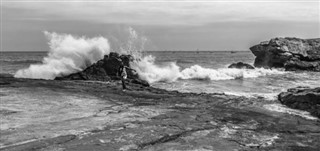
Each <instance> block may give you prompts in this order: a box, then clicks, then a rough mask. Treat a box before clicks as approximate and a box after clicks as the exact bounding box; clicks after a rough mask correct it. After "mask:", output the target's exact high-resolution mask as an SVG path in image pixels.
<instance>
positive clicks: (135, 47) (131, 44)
mask: <svg viewBox="0 0 320 151" xmlns="http://www.w3.org/2000/svg"><path fill="white" fill-rule="evenodd" d="M126 31H127V32H128V40H127V41H126V42H125V43H124V44H122V46H121V47H120V52H121V53H122V54H128V55H131V56H133V57H134V58H136V59H140V58H142V51H143V50H144V45H145V43H146V42H147V38H146V37H145V36H143V35H140V34H138V32H137V31H136V30H134V29H133V28H132V27H128V28H127V30H126Z"/></svg>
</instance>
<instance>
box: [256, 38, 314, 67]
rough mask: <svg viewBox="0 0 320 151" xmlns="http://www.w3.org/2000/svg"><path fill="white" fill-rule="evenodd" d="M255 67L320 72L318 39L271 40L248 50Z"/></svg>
mask: <svg viewBox="0 0 320 151" xmlns="http://www.w3.org/2000/svg"><path fill="white" fill-rule="evenodd" d="M250 50H251V51H252V53H253V54H254V55H255V56H256V58H255V61H254V66H255V67H264V68H272V67H275V68H285V70H287V71H298V70H302V71H315V72H320V38H316V39H300V38H289V37H286V38H273V39H271V40H270V41H264V42H261V43H260V44H258V45H255V46H252V47H251V48H250Z"/></svg>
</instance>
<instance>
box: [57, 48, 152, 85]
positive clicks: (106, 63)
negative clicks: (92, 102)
mask: <svg viewBox="0 0 320 151" xmlns="http://www.w3.org/2000/svg"><path fill="white" fill-rule="evenodd" d="M132 61H133V57H132V56H131V55H121V56H120V55H119V54H118V53H116V52H111V53H110V54H109V55H105V56H104V58H103V59H101V60H99V61H98V62H97V63H95V64H93V65H91V66H89V67H88V68H86V69H85V70H83V71H80V72H77V73H73V74H70V75H67V76H64V77H57V78H55V80H93V81H111V80H120V77H119V75H118V74H119V73H118V72H119V68H120V66H121V65H125V66H127V67H129V68H127V74H128V79H126V81H127V82H131V83H136V84H141V85H143V86H149V83H148V82H147V81H144V80H142V79H140V78H139V76H138V74H137V73H136V72H135V70H133V69H131V68H130V62H132Z"/></svg>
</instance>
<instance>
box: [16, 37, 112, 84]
mask: <svg viewBox="0 0 320 151" xmlns="http://www.w3.org/2000/svg"><path fill="white" fill-rule="evenodd" d="M44 34H45V35H46V37H47V38H48V39H49V46H50V50H49V53H48V56H47V57H45V58H44V59H43V61H42V64H33V65H30V67H29V68H27V69H21V70H18V71H17V72H16V74H15V75H14V76H15V77H18V78H33V79H54V78H55V77H58V76H63V75H68V74H71V73H75V72H78V71H82V70H83V69H85V68H86V67H88V66H90V65H91V64H93V63H95V62H97V61H98V60H100V59H102V58H103V56H104V55H105V54H109V52H110V45H109V42H108V40H107V39H105V38H104V37H95V38H86V37H74V36H72V35H69V34H57V33H49V32H44Z"/></svg>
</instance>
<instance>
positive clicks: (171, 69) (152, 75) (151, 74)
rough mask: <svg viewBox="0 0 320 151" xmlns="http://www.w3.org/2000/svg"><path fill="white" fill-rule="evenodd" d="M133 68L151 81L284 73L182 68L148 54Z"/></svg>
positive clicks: (260, 69) (218, 78)
mask: <svg viewBox="0 0 320 151" xmlns="http://www.w3.org/2000/svg"><path fill="white" fill-rule="evenodd" d="M133 68H134V69H135V70H136V71H137V72H138V74H139V76H140V77H141V78H142V79H144V80H146V81H148V82H150V83H154V82H173V81H176V80H178V79H183V80H190V79H191V80H231V79H241V78H256V77H260V76H266V75H272V74H284V73H285V72H284V71H279V70H276V69H264V68H256V69H234V68H220V69H212V68H204V67H202V66H200V65H193V66H191V67H189V68H185V69H183V70H180V67H179V66H178V65H177V64H176V63H175V62H171V63H168V64H167V65H162V66H159V65H156V64H155V57H153V56H146V57H144V58H142V59H141V60H139V61H136V62H135V63H134V64H133Z"/></svg>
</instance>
